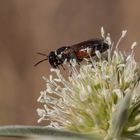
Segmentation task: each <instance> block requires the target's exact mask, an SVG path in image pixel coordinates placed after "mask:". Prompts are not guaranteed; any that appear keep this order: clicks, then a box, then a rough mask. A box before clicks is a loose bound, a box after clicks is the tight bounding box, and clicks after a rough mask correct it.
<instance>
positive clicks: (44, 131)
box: [0, 125, 100, 140]
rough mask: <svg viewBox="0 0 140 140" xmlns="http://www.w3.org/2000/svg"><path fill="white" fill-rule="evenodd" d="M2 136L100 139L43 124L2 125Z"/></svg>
mask: <svg viewBox="0 0 140 140" xmlns="http://www.w3.org/2000/svg"><path fill="white" fill-rule="evenodd" d="M0 136H5V137H23V138H27V137H42V138H43V137H45V138H50V137H52V138H53V139H56V138H58V139H59V138H60V139H65V140H67V139H68V140H71V139H72V140H75V139H76V140H78V139H79V140H80V139H83V140H93V139H95V140H100V139H99V138H98V139H97V138H96V137H94V136H92V137H91V135H90V137H88V136H87V135H83V134H79V133H74V132H68V131H63V130H59V129H53V128H48V127H43V126H42V127H41V126H24V125H10V126H9V125H7V126H0Z"/></svg>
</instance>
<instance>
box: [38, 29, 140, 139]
mask: <svg viewBox="0 0 140 140" xmlns="http://www.w3.org/2000/svg"><path fill="white" fill-rule="evenodd" d="M125 34H126V31H123V32H122V35H121V37H120V39H119V41H118V42H117V44H116V46H115V45H114V43H112V41H111V38H110V35H109V34H107V35H106V36H105V33H104V30H103V28H101V35H102V37H103V38H104V40H105V41H106V42H107V43H108V44H109V46H110V47H109V49H108V50H107V52H105V53H104V54H101V53H100V52H99V51H96V57H94V58H91V57H90V61H91V63H87V62H85V63H82V64H81V65H80V66H77V64H76V63H74V62H72V66H70V67H68V70H69V71H70V73H71V74H69V75H68V77H66V78H65V77H64V76H63V75H62V74H61V70H58V69H51V72H52V73H53V75H50V77H49V78H46V77H43V79H44V80H45V82H46V89H45V90H44V91H41V93H40V97H39V98H38V102H40V103H41V104H42V105H43V107H42V108H38V109H37V112H38V115H39V116H40V118H39V120H38V122H41V121H43V120H46V122H47V124H48V123H49V125H47V126H49V127H55V128H58V129H65V130H70V131H74V132H78V133H82V134H91V135H96V136H99V137H102V138H103V139H106V140H107V139H121V138H133V139H135V138H139V135H140V113H139V112H140V91H139V77H140V71H139V64H138V63H137V62H136V61H135V58H134V47H135V46H136V45H137V44H136V42H134V43H133V44H132V46H131V53H130V54H129V55H127V54H126V53H125V52H122V51H120V50H119V43H120V41H121V39H122V38H123V37H124V36H125ZM54 74H55V75H54Z"/></svg>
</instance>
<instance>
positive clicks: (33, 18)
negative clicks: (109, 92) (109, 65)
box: [0, 0, 140, 125]
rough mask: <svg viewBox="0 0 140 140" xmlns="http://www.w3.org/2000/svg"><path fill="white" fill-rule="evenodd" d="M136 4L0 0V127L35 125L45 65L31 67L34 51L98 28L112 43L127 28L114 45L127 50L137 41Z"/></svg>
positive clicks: (123, 0) (94, 33)
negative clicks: (107, 34) (118, 42)
mask: <svg viewBox="0 0 140 140" xmlns="http://www.w3.org/2000/svg"><path fill="white" fill-rule="evenodd" d="M139 7H140V1H139V0H129V1H128V0H0V125H6V124H26V125H27V124H33V125H34V124H37V123H36V121H37V118H38V116H37V113H36V108H37V107H39V103H37V102H36V100H37V98H38V96H39V92H40V90H43V89H44V88H45V82H44V81H43V80H42V78H41V77H42V76H43V75H46V76H48V75H49V74H50V71H49V69H50V65H49V64H48V62H46V63H42V64H41V65H39V66H38V67H33V65H34V63H36V62H37V61H38V60H40V57H39V56H37V55H36V52H44V53H46V54H47V53H48V52H49V51H51V50H53V49H56V48H58V47H60V46H62V45H69V44H73V43H76V42H80V41H83V40H86V39H90V38H94V37H95V38H96V37H100V27H101V26H104V28H105V30H106V31H107V32H110V33H111V35H112V38H113V40H114V41H116V40H117V39H118V37H119V36H120V34H121V31H122V30H123V29H127V30H128V34H127V37H126V38H125V39H124V40H123V41H122V45H121V46H120V47H121V49H122V50H124V49H125V50H127V51H128V50H130V45H131V44H132V42H133V41H137V42H138V43H140V41H139V40H140V30H139V27H140V8H139ZM139 51H140V48H139V47H138V48H136V57H137V60H138V61H139V59H140V56H139Z"/></svg>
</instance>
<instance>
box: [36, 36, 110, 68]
mask: <svg viewBox="0 0 140 140" xmlns="http://www.w3.org/2000/svg"><path fill="white" fill-rule="evenodd" d="M108 48H109V45H108V44H107V43H106V42H105V41H104V40H103V39H90V40H87V41H83V42H80V43H77V44H74V45H71V46H63V47H60V48H58V49H57V50H55V51H51V52H50V53H49V55H46V54H44V53H37V54H39V55H43V56H45V57H46V58H45V59H42V60H41V61H39V62H37V63H36V64H35V65H34V66H37V65H38V64H40V63H42V62H44V61H46V60H48V61H49V63H50V65H51V66H52V67H53V68H59V66H62V67H63V63H64V62H69V63H70V61H71V60H73V59H75V60H76V62H77V63H78V64H80V62H81V61H83V59H85V58H89V57H90V56H91V57H94V56H95V55H96V54H95V51H99V52H100V53H103V52H105V51H106V50H107V49H108ZM63 68H64V67H63Z"/></svg>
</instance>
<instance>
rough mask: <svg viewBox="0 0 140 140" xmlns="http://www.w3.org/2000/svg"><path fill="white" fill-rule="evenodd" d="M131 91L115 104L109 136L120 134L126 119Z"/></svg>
mask: <svg viewBox="0 0 140 140" xmlns="http://www.w3.org/2000/svg"><path fill="white" fill-rule="evenodd" d="M131 96H132V93H131V92H128V93H127V94H126V95H125V96H124V98H123V99H121V101H120V102H119V103H118V104H117V108H116V111H115V112H114V113H113V116H112V121H111V127H110V130H109V131H110V135H111V137H114V138H118V137H120V136H122V135H123V134H122V133H123V129H124V127H125V124H126V122H127V121H128V109H129V106H130V100H131Z"/></svg>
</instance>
